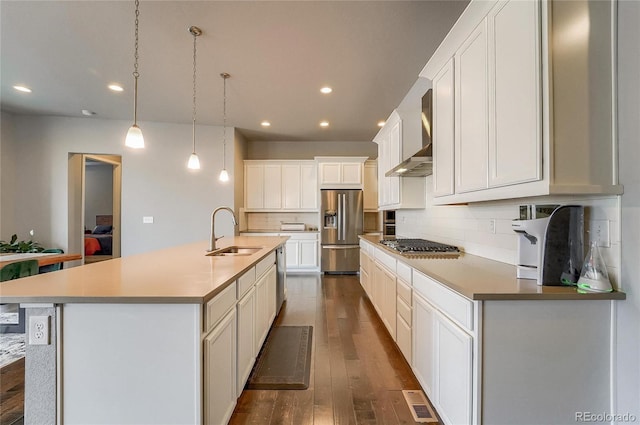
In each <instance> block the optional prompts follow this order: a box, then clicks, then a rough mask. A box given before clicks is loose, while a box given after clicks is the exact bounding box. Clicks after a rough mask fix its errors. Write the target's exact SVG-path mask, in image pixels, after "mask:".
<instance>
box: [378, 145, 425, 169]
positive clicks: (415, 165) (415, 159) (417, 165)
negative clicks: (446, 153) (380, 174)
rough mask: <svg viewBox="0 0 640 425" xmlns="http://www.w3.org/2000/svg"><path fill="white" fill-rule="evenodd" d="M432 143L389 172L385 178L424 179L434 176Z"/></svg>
mask: <svg viewBox="0 0 640 425" xmlns="http://www.w3.org/2000/svg"><path fill="white" fill-rule="evenodd" d="M431 146H432V145H431V143H429V144H428V145H427V146H425V147H423V148H422V149H420V150H419V151H418V152H416V153H415V154H413V155H412V156H411V157H409V158H407V159H405V160H404V161H402V162H401V163H400V164H398V165H396V166H395V167H393V168H392V169H391V170H389V171H387V172H386V173H385V174H384V175H385V177H424V176H430V175H431V174H433V153H432V148H431Z"/></svg>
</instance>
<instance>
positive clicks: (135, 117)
mask: <svg viewBox="0 0 640 425" xmlns="http://www.w3.org/2000/svg"><path fill="white" fill-rule="evenodd" d="M139 18H140V0H136V22H135V27H136V42H135V53H134V55H133V57H134V59H135V60H134V63H133V78H134V85H133V125H137V124H138V77H139V76H140V73H139V72H138V24H139Z"/></svg>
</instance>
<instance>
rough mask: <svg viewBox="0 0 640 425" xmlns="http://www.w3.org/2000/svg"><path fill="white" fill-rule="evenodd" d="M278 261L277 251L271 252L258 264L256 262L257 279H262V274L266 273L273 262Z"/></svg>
mask: <svg viewBox="0 0 640 425" xmlns="http://www.w3.org/2000/svg"><path fill="white" fill-rule="evenodd" d="M275 262H276V253H275V252H270V253H269V254H268V255H267V256H266V257H264V258H263V259H262V260H260V262H258V264H256V279H260V276H262V275H263V274H264V272H266V271H267V270H269V267H271V265H272V264H275Z"/></svg>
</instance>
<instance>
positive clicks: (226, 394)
mask: <svg viewBox="0 0 640 425" xmlns="http://www.w3.org/2000/svg"><path fill="white" fill-rule="evenodd" d="M236 347H237V346H236V309H235V308H233V309H231V311H230V312H229V313H228V314H227V315H226V316H225V317H224V319H222V321H221V322H220V324H219V325H218V326H216V327H215V328H214V329H213V330H212V331H211V332H210V333H209V335H207V336H206V337H205V339H204V400H205V402H204V423H205V424H225V423H227V422H228V421H229V419H230V418H231V415H232V414H233V409H234V408H235V407H236V400H237V393H236V354H237V351H236V350H237V348H236Z"/></svg>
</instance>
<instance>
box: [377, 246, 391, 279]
mask: <svg viewBox="0 0 640 425" xmlns="http://www.w3.org/2000/svg"><path fill="white" fill-rule="evenodd" d="M374 251H375V252H374V257H375V259H376V260H377V261H378V262H379V263H380V264H383V265H384V266H385V267H386V268H387V269H389V270H390V271H391V272H393V273H395V272H396V259H395V258H393V257H392V256H390V255H389V254H387V253H385V252H382V250H380V249H375V250H374Z"/></svg>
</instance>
